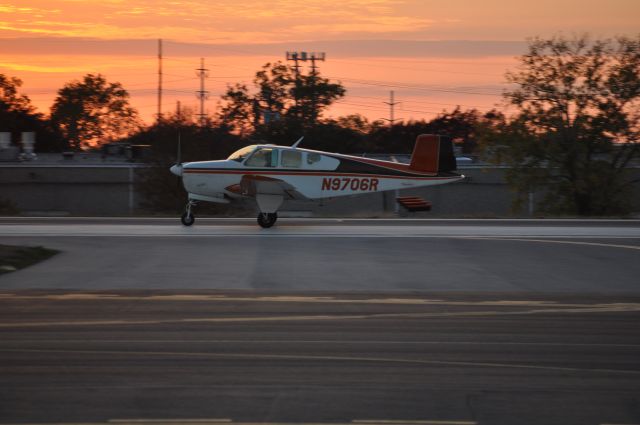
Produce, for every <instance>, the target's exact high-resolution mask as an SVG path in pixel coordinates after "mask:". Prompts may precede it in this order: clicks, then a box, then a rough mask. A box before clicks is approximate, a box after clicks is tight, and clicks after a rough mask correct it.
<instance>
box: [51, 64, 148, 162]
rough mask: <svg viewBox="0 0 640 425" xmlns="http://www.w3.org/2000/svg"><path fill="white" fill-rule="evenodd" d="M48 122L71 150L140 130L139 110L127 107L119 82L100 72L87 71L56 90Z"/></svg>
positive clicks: (124, 93)
mask: <svg viewBox="0 0 640 425" xmlns="http://www.w3.org/2000/svg"><path fill="white" fill-rule="evenodd" d="M51 121H52V122H53V124H54V125H56V126H58V127H59V128H60V130H61V131H62V132H63V134H64V135H65V137H66V138H67V139H68V141H69V145H70V147H71V148H72V149H81V148H83V147H87V146H91V145H100V144H103V143H106V142H109V141H111V140H115V139H118V138H120V137H124V136H127V135H129V134H131V133H132V132H134V131H137V130H139V128H140V126H141V121H140V119H139V118H138V112H137V111H136V110H135V109H134V108H132V107H131V106H129V93H128V92H127V91H126V90H125V89H124V88H123V87H122V85H121V84H120V83H109V82H107V80H106V78H105V77H104V76H102V75H100V74H97V75H94V74H87V75H85V76H84V78H83V79H82V81H72V82H70V83H67V84H66V85H65V86H64V87H63V88H62V89H60V90H58V97H57V98H56V99H55V102H54V104H53V106H52V107H51Z"/></svg>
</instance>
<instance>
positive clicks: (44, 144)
mask: <svg viewBox="0 0 640 425" xmlns="http://www.w3.org/2000/svg"><path fill="white" fill-rule="evenodd" d="M21 86H22V80H20V79H19V78H16V77H9V76H6V75H4V74H0V131H8V132H10V133H12V136H13V137H12V138H13V139H14V141H16V142H17V141H18V140H19V136H18V134H19V133H20V132H23V131H34V132H36V146H35V149H36V152H43V151H52V150H58V149H59V148H60V147H61V144H62V140H61V137H60V134H58V133H57V132H56V131H54V130H52V128H51V126H50V125H49V122H48V121H47V120H46V119H45V118H44V117H43V115H42V114H40V113H37V112H36V110H35V108H34V107H33V105H32V104H31V100H30V99H29V97H28V96H25V95H21V94H19V93H18V91H19V88H20V87H21Z"/></svg>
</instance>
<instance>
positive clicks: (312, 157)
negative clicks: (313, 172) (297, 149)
mask: <svg viewBox="0 0 640 425" xmlns="http://www.w3.org/2000/svg"><path fill="white" fill-rule="evenodd" d="M321 159H322V157H321V156H320V154H319V153H315V152H309V153H308V154H307V164H313V163H315V162H318V161H320V160H321Z"/></svg>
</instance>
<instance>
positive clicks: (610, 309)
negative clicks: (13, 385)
mask: <svg viewBox="0 0 640 425" xmlns="http://www.w3.org/2000/svg"><path fill="white" fill-rule="evenodd" d="M637 311H640V304H611V305H606V304H605V305H601V306H586V307H579V308H561V309H558V308H547V309H533V310H523V311H461V312H440V313H371V314H355V315H354V314H345V315H327V314H320V315H301V316H295V315H291V316H262V317H255V316H251V317H201V318H181V319H179V318H176V319H151V320H149V319H146V320H125V319H120V320H76V321H57V322H14V323H0V328H30V327H52V326H118V325H121V326H126V325H161V324H172V323H174V324H175V323H248V322H303V321H330V320H331V321H340V320H365V319H421V318H440V317H447V318H451V317H490V316H523V315H536V314H567V313H569V314H573V313H577V314H583V313H622V312H637Z"/></svg>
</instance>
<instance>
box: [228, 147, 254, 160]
mask: <svg viewBox="0 0 640 425" xmlns="http://www.w3.org/2000/svg"><path fill="white" fill-rule="evenodd" d="M255 148H256V145H250V146H245V147H244V148H242V149H240V150H237V151H235V152H234V153H232V154H231V155H229V158H227V159H232V160H234V161H238V162H242V161H244V159H245V158H246V157H247V156H248V155H249V154H250V153H251V152H253V150H254V149H255Z"/></svg>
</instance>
